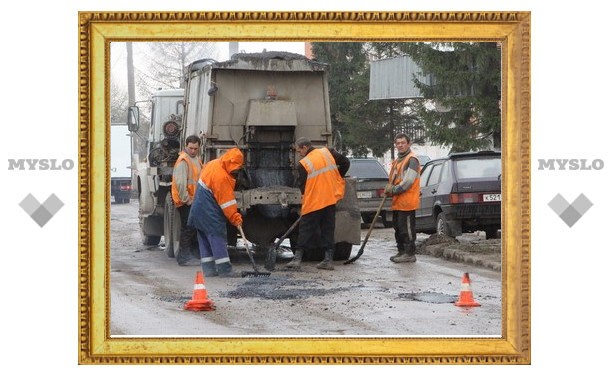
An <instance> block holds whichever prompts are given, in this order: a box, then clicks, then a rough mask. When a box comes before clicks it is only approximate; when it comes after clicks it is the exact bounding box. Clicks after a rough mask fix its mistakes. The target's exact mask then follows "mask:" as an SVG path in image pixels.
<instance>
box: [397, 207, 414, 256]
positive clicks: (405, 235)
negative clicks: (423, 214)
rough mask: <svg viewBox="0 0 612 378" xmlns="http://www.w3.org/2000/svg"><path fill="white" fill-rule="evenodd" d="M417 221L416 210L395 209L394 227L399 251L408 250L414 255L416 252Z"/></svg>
mask: <svg viewBox="0 0 612 378" xmlns="http://www.w3.org/2000/svg"><path fill="white" fill-rule="evenodd" d="M415 222H416V220H415V210H410V211H402V210H393V229H394V230H395V242H396V243H397V250H398V251H399V252H406V253H408V254H409V255H414V253H415V252H416V244H415V242H416V227H415V226H416V224H415ZM408 226H410V227H408Z"/></svg>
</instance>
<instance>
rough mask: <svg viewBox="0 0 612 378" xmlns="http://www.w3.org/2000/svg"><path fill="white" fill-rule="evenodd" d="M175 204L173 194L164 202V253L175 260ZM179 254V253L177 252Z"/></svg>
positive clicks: (168, 195)
mask: <svg viewBox="0 0 612 378" xmlns="http://www.w3.org/2000/svg"><path fill="white" fill-rule="evenodd" d="M173 218H174V202H172V194H171V193H170V192H168V194H166V200H165V201H164V244H165V247H164V251H165V252H166V255H167V256H168V257H170V258H174V239H173V236H174V235H173V233H172V231H173V229H174V227H173V222H174V219H173ZM177 252H178V251H177Z"/></svg>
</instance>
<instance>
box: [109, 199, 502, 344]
mask: <svg viewBox="0 0 612 378" xmlns="http://www.w3.org/2000/svg"><path fill="white" fill-rule="evenodd" d="M136 214H137V203H136V202H135V201H134V202H132V203H131V204H128V205H119V204H113V205H111V272H110V277H111V286H110V292H111V319H110V320H111V322H110V326H111V327H110V329H111V335H114V336H120V335H164V336H167V335H191V336H213V335H215V336H224V337H231V336H241V335H242V336H244V335H251V336H252V335H256V336H267V335H275V336H287V335H292V336H304V335H309V336H334V335H335V336H338V335H350V336H355V335H368V336H373V335H378V336H390V335H393V336H414V335H430V336H431V335H434V336H448V335H452V336H499V335H501V333H502V330H501V327H502V319H501V316H502V313H501V308H502V295H501V273H500V272H498V271H495V270H492V269H487V268H482V267H475V266H472V265H467V264H464V263H459V262H453V261H447V260H445V259H441V258H437V257H433V256H429V255H419V256H418V262H417V263H415V264H394V263H392V262H390V261H389V256H391V255H393V254H394V246H393V244H394V243H393V241H392V231H391V230H390V229H376V230H374V231H373V232H372V235H371V237H370V240H369V242H368V246H367V247H366V251H365V253H364V255H363V256H362V257H361V258H360V259H359V260H357V262H355V263H354V264H350V265H343V264H342V262H340V261H339V262H336V263H335V265H336V270H334V271H321V270H319V269H316V268H315V265H316V262H308V263H304V266H303V268H302V270H301V271H300V272H291V271H284V270H282V266H283V264H284V263H286V262H288V261H289V259H290V254H289V253H287V254H286V255H283V256H281V257H280V259H279V261H278V268H280V269H279V270H277V271H275V272H273V273H272V274H271V276H270V277H268V278H241V277H234V278H219V277H208V278H206V290H207V293H208V295H209V297H210V298H211V299H212V300H213V301H214V303H215V304H216V310H214V311H210V312H190V311H185V310H184V309H183V305H184V303H185V302H186V301H188V300H189V299H191V295H192V294H193V284H194V278H195V273H196V271H197V270H198V269H199V268H198V267H197V266H188V267H180V266H178V265H177V264H176V262H175V261H174V260H173V259H169V258H168V257H166V255H165V253H164V252H163V251H162V249H161V248H160V247H152V248H146V247H144V246H142V245H141V244H140V240H139V234H138V222H137V219H136ZM363 232H364V233H365V232H366V230H364V231H363ZM357 249H358V247H355V248H354V252H353V253H356V251H357ZM231 258H232V263H233V264H234V269H235V271H236V272H241V271H244V270H252V267H251V264H250V262H249V260H248V258H247V256H246V254H245V253H244V252H240V251H239V252H238V253H235V254H232V256H231ZM257 264H258V265H259V266H261V267H262V269H263V256H262V257H259V258H258V259H257ZM466 271H469V272H470V277H471V279H472V289H473V292H474V297H475V299H476V301H478V302H479V303H480V304H481V305H482V306H481V307H476V308H470V309H462V308H459V307H456V306H454V305H453V302H455V301H456V300H457V297H458V294H459V292H460V289H461V278H462V276H463V273H464V272H466Z"/></svg>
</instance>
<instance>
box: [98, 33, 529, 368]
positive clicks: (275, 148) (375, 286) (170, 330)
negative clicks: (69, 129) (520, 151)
mask: <svg viewBox="0 0 612 378" xmlns="http://www.w3.org/2000/svg"><path fill="white" fill-rule="evenodd" d="M496 33H498V32H497V31H496V32H493V34H494V35H495V34H496ZM162 34H163V33H162ZM502 37H503V36H499V35H498V36H497V37H496V38H484V39H483V38H473V40H471V39H470V38H464V39H465V40H463V41H453V40H452V39H449V41H445V40H427V39H423V40H422V41H383V40H384V39H382V38H381V41H377V40H376V39H365V38H364V39H363V40H360V41H351V42H345V41H333V40H331V41H314V42H303V41H296V40H295V39H292V40H289V41H279V40H275V39H264V38H262V39H261V40H258V41H252V40H248V41H243V40H239V41H234V40H232V41H222V40H211V41H196V42H194V41H176V40H173V41H165V40H163V38H161V40H154V39H155V38H152V40H151V41H146V42H142V41H115V40H112V38H110V49H109V50H108V51H110V54H108V56H106V58H105V60H106V73H107V75H108V78H109V79H110V80H108V85H107V86H106V87H105V89H106V92H105V93H106V94H107V96H106V105H105V107H106V108H107V114H108V115H109V118H110V123H107V125H108V127H107V130H109V131H107V133H108V134H107V135H108V137H107V141H108V145H107V146H106V149H107V154H108V155H106V156H107V157H108V158H107V160H108V161H109V162H110V165H109V171H110V172H108V171H107V176H106V184H107V185H105V186H106V187H107V188H105V189H104V196H105V197H104V198H106V199H105V206H106V209H105V210H106V213H107V214H108V219H107V220H106V224H107V227H108V230H109V233H108V235H105V238H106V243H107V247H106V249H107V252H106V253H107V255H106V256H108V257H109V258H108V260H106V259H105V261H107V262H108V265H107V266H105V267H104V268H105V269H106V270H107V271H108V274H107V275H106V277H107V282H108V283H109V284H108V285H107V287H108V288H109V289H108V290H107V291H106V293H105V294H106V296H107V301H108V307H107V308H105V311H104V313H105V315H106V316H105V321H106V322H107V324H106V327H105V332H104V339H105V340H110V339H118V340H128V339H132V338H142V337H148V338H160V340H163V339H164V338H168V337H170V338H177V337H178V338H190V339H191V338H198V339H202V340H207V339H211V340H222V339H230V340H231V339H237V340H244V339H245V338H248V339H252V338H256V339H258V340H265V339H267V338H275V339H276V340H278V338H281V339H287V340H289V339H291V340H298V342H299V340H300V339H310V340H313V339H319V340H321V341H323V342H324V343H328V344H329V341H328V340H336V342H342V341H343V340H346V341H348V342H349V343H351V342H354V341H358V340H363V339H366V340H367V339H370V338H383V339H384V338H389V339H390V340H398V341H399V343H400V344H402V342H406V341H410V340H416V339H418V340H424V341H425V342H427V343H429V344H428V345H430V346H431V348H432V351H433V350H435V347H434V345H437V344H436V342H437V341H439V340H449V339H451V340H453V341H455V342H457V343H458V344H457V345H458V348H459V350H461V345H462V343H463V342H464V341H466V342H467V343H465V345H468V346H469V347H468V348H467V349H468V350H469V349H470V348H472V347H474V344H473V342H472V340H473V339H475V338H484V339H490V340H508V336H509V332H508V328H507V327H508V320H509V319H510V320H516V319H515V318H514V316H516V313H515V310H514V309H512V310H511V311H509V306H508V303H509V302H508V298H512V299H514V298H516V292H513V290H516V287H514V286H513V285H509V283H508V280H507V275H504V273H503V272H504V271H507V270H508V268H509V267H508V258H507V256H508V254H510V255H511V256H515V254H516V253H517V250H518V249H517V248H516V247H515V246H514V245H512V244H511V245H509V243H508V237H507V236H506V234H507V233H510V234H512V233H516V232H517V229H516V228H512V227H509V226H508V220H509V215H511V214H517V212H516V211H515V210H514V209H510V211H508V208H509V206H508V205H507V198H508V197H507V196H508V195H510V196H513V195H514V193H512V192H509V187H508V184H507V182H508V180H509V179H510V180H512V179H513V177H511V175H509V174H508V170H507V167H508V165H509V163H508V162H507V158H506V156H507V151H508V150H510V151H513V150H515V149H516V135H518V134H519V130H514V131H513V132H511V130H512V129H513V127H512V126H510V127H509V126H508V120H509V119H510V120H512V122H515V120H516V118H517V117H516V115H514V116H511V117H508V114H507V112H505V111H504V110H502V109H504V105H503V104H504V99H505V98H507V96H508V92H510V94H511V95H512V96H516V89H515V88H514V87H512V88H511V89H510V90H509V88H510V87H509V83H508V77H509V76H511V75H510V74H511V73H512V72H511V71H512V69H509V68H510V67H509V65H508V61H507V59H508V53H507V52H506V54H504V53H503V52H504V48H506V49H507V48H508V47H509V44H508V42H507V40H505V39H504V38H502ZM505 59H506V60H505ZM93 108H95V106H94V107H93ZM107 122H108V121H107ZM527 153H528V151H527ZM527 164H528V162H527ZM502 166H504V169H503V172H502ZM502 177H503V179H502ZM514 179H516V177H514ZM338 188H340V189H341V190H338ZM502 197H503V200H502ZM326 201H327V202H326ZM502 219H503V221H502ZM510 268H511V270H515V269H517V268H520V267H515V266H510ZM509 287H510V292H509ZM92 307H93V306H92ZM510 313H512V314H513V315H510V316H511V318H509V314H510ZM515 331H516V330H515V329H511V332H510V333H513V332H515ZM94 333H95V332H94ZM400 344H398V345H400ZM334 345H336V344H334ZM330 348H331V347H330ZM323 349H324V350H325V347H324V348H323ZM332 349H333V350H335V349H334V348H332ZM332 349H330V351H331V350H332ZM479 353H480V354H479V355H485V356H486V355H487V354H488V353H487V350H486V349H485V350H484V351H480V352H479ZM521 353H522V351H518V352H517V353H516V354H517V355H518V356H519V357H517V358H518V359H519V360H521V361H523V360H522V358H523V357H521ZM305 354H308V353H305ZM331 354H332V355H333V354H334V353H331ZM461 354H462V353H457V355H461ZM468 354H471V352H468ZM511 354H512V353H511ZM247 355H248V352H247ZM513 358H514V357H513Z"/></svg>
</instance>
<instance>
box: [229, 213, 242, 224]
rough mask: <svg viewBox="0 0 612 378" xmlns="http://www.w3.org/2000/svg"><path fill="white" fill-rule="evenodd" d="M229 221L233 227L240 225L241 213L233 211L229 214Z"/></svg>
mask: <svg viewBox="0 0 612 378" xmlns="http://www.w3.org/2000/svg"><path fill="white" fill-rule="evenodd" d="M229 221H230V223H231V224H232V225H234V226H235V227H238V226H241V225H242V215H240V213H238V212H236V213H234V214H233V215H232V216H231V218H230V220H229Z"/></svg>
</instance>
